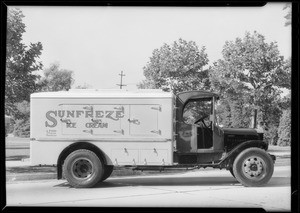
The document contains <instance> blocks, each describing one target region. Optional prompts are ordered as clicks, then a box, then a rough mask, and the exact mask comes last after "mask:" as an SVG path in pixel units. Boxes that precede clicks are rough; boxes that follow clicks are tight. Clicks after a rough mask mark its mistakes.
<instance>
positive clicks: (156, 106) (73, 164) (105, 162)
mask: <svg viewBox="0 0 300 213" xmlns="http://www.w3.org/2000/svg"><path fill="white" fill-rule="evenodd" d="M218 98H219V96H218V95H217V94H215V93H211V92H206V91H188V92H181V93H179V94H177V95H174V94H172V93H171V92H163V91H161V90H136V91H123V90H117V91H116V90H106V91H105V90H70V91H68V92H66V91H64V92H42V93H34V94H32V95H31V102H30V104H31V106H30V107H31V111H30V112H31V115H30V119H31V120H30V124H31V132H30V137H31V140H30V160H31V165H55V166H57V177H58V179H61V178H65V179H67V181H68V182H69V184H70V185H71V186H73V187H78V188H80V187H93V186H94V185H95V184H97V183H98V182H101V181H104V180H105V179H107V178H108V177H109V176H110V175H111V173H112V171H113V168H114V167H119V166H125V167H131V168H133V169H139V170H147V169H148V170H150V169H152V170H153V169H157V170H166V169H174V168H205V167H213V168H219V169H227V170H229V171H230V172H231V174H232V175H233V176H234V177H235V178H236V179H237V180H238V181H239V182H240V183H242V184H243V185H244V186H261V185H264V184H266V183H267V182H268V181H269V180H270V178H271V176H272V174H273V169H274V162H275V156H273V155H270V154H268V153H267V152H266V151H267V149H268V144H267V143H266V142H265V141H263V133H258V132H257V131H256V130H255V129H229V128H221V127H220V126H219V124H218V122H217V116H216V113H215V108H216V105H217V100H218Z"/></svg>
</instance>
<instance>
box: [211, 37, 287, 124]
mask: <svg viewBox="0 0 300 213" xmlns="http://www.w3.org/2000/svg"><path fill="white" fill-rule="evenodd" d="M222 55H223V59H220V60H218V61H217V62H215V63H214V66H213V67H212V68H211V72H210V80H211V84H212V88H214V90H216V91H218V92H219V93H220V94H221V95H222V97H223V98H224V99H226V100H227V103H229V105H233V104H235V101H239V102H241V103H243V107H242V108H244V109H242V110H241V109H240V111H241V112H242V111H247V109H246V108H248V110H249V109H258V110H259V111H260V116H259V121H260V123H262V124H263V125H264V126H265V128H266V129H267V128H268V127H269V126H271V125H274V124H276V123H278V122H277V121H278V118H279V117H280V115H279V117H278V113H279V114H280V110H279V106H278V104H277V103H278V102H279V99H280V93H281V90H280V88H290V82H289V79H290V70H289V69H288V68H287V67H288V65H287V64H288V63H287V62H285V61H284V58H283V56H281V55H280V53H279V50H278V47H277V44H276V42H271V43H266V42H265V38H264V36H263V35H261V34H259V33H257V32H254V33H253V34H250V33H249V32H247V33H246V34H245V37H244V38H243V39H241V38H237V39H236V40H235V41H226V42H225V45H224V47H223V51H222ZM232 109H233V107H231V119H233V116H232V115H233V113H234V112H233V111H232ZM234 111H235V112H236V110H234ZM237 114H238V115H239V116H236V117H237V118H235V119H243V116H242V113H237ZM274 115H276V116H277V117H276V116H274ZM227 117H228V116H227ZM276 119H277V121H276ZM247 123H248V122H242V123H241V126H239V127H245V126H244V125H246V124H247Z"/></svg>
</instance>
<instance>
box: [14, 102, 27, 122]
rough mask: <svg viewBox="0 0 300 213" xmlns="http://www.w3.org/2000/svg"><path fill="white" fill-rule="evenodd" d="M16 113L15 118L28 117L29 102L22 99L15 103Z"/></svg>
mask: <svg viewBox="0 0 300 213" xmlns="http://www.w3.org/2000/svg"><path fill="white" fill-rule="evenodd" d="M15 107H16V109H17V110H16V114H15V119H25V120H26V119H29V116H30V103H29V102H28V101H22V102H19V103H16V104H15Z"/></svg>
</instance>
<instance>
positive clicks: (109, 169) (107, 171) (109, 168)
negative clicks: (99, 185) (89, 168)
mask: <svg viewBox="0 0 300 213" xmlns="http://www.w3.org/2000/svg"><path fill="white" fill-rule="evenodd" d="M113 170H114V166H112V165H105V166H104V175H103V177H102V179H101V180H100V181H104V180H106V179H107V178H109V176H110V175H111V173H112V172H113Z"/></svg>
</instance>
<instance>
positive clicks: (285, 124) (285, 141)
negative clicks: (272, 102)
mask: <svg viewBox="0 0 300 213" xmlns="http://www.w3.org/2000/svg"><path fill="white" fill-rule="evenodd" d="M278 136H279V139H278V145H279V146H290V145H291V110H289V109H288V110H285V111H284V112H283V114H282V116H281V118H280V124H279V128H278Z"/></svg>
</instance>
